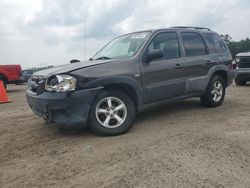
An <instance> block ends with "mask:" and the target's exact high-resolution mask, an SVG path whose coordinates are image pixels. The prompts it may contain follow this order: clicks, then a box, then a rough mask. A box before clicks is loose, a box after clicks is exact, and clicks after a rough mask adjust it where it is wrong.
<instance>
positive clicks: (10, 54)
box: [0, 0, 250, 69]
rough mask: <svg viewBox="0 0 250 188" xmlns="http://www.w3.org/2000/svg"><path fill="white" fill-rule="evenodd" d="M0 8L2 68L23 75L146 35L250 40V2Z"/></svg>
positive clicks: (97, 2) (30, 0)
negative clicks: (168, 32) (184, 32)
mask: <svg viewBox="0 0 250 188" xmlns="http://www.w3.org/2000/svg"><path fill="white" fill-rule="evenodd" d="M0 8H1V11H0V58H1V63H0V64H21V66H22V68H23V69H25V68H32V67H41V66H49V65H61V64H66V63H69V61H70V60H71V59H80V60H84V59H88V58H90V57H92V56H93V55H94V54H95V52H97V51H98V50H99V49H100V48H101V47H102V46H103V45H105V44H106V43H107V42H109V41H110V40H111V39H112V38H114V37H116V36H118V35H121V34H125V33H129V32H134V31H140V30H145V29H155V28H167V27H171V26H183V25H185V26H202V27H209V28H210V29H212V30H214V31H216V32H218V33H219V34H229V35H231V36H232V38H233V40H235V41H237V40H241V39H245V38H247V37H250V21H249V18H250V11H249V10H250V1H249V0H216V1H211V0H202V1H201V0H178V1H176V0H133V1H131V0H91V1H90V0H21V1H18V0H0ZM84 39H85V40H84Z"/></svg>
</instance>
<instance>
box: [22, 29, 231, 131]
mask: <svg viewBox="0 0 250 188" xmlns="http://www.w3.org/2000/svg"><path fill="white" fill-rule="evenodd" d="M233 77H234V71H233V70H232V57H231V54H230V52H229V50H228V47H227V46H226V44H225V43H224V42H223V40H222V39H221V37H220V36H219V35H218V34H217V33H215V32H213V31H211V30H210V29H207V28H197V27H172V28H168V29H156V30H147V31H141V32H135V33H130V34H126V35H122V36H120V37H117V38H115V39H114V40H112V41H111V42H110V43H108V44H107V45H106V46H104V47H103V48H102V49H101V50H100V51H98V52H97V53H96V54H95V55H94V56H93V57H92V58H91V59H90V60H89V61H88V62H79V63H74V64H68V65H64V66H59V67H54V68H51V69H47V70H43V71H40V72H36V73H35V74H34V75H33V76H32V78H31V79H30V80H29V84H28V85H29V87H28V89H27V92H26V94H27V101H28V103H29V105H30V108H31V109H32V110H33V112H34V113H36V114H37V115H38V116H40V117H43V118H44V119H46V120H47V121H48V122H52V123H55V124H58V125H61V127H63V128H68V127H71V128H73V127H79V126H81V127H87V126H88V127H89V128H90V130H91V131H92V132H93V133H95V134H98V135H118V134H122V133H125V132H126V131H128V130H129V128H130V127H131V126H132V125H133V123H134V120H135V117H136V114H137V113H138V112H141V111H142V110H144V109H146V108H149V107H152V106H155V105H160V104H164V103H168V102H170V101H175V100H181V99H186V98H190V97H200V99H201V102H202V104H204V105H205V106H208V107H216V106H219V105H221V104H222V102H223V100H224V97H225V89H226V87H227V86H229V85H230V84H231V83H232V80H233Z"/></svg>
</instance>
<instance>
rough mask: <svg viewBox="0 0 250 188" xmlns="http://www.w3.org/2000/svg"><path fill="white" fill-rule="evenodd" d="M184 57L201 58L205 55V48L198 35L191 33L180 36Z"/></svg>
mask: <svg viewBox="0 0 250 188" xmlns="http://www.w3.org/2000/svg"><path fill="white" fill-rule="evenodd" d="M181 36H182V40H183V44H184V48H185V52H186V56H187V57H192V56H202V55H206V54H207V51H206V46H205V43H204V41H203V39H202V38H201V36H200V34H198V33H192V32H183V33H182V34H181Z"/></svg>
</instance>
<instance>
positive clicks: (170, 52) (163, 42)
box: [148, 32, 180, 59]
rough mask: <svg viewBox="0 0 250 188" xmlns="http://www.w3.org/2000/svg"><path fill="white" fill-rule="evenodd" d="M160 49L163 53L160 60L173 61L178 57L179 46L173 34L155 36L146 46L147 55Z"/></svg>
mask: <svg viewBox="0 0 250 188" xmlns="http://www.w3.org/2000/svg"><path fill="white" fill-rule="evenodd" d="M157 49H160V50H161V51H162V53H163V57H162V58H161V59H173V58H178V57H180V46H179V41H178V37H177V34H176V33H175V32H168V33H160V34H157V35H156V36H155V37H154V38H153V40H152V41H151V43H150V44H149V46H148V53H149V52H150V51H152V50H157Z"/></svg>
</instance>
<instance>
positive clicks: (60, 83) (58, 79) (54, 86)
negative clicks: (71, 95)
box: [45, 74, 77, 92]
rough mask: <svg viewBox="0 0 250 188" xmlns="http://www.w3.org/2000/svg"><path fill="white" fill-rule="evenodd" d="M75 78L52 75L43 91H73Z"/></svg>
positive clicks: (65, 75) (64, 75)
mask: <svg viewBox="0 0 250 188" xmlns="http://www.w3.org/2000/svg"><path fill="white" fill-rule="evenodd" d="M76 81H77V80H76V78H74V77H73V76H70V75H67V74H60V75H54V76H51V77H49V78H48V79H47V81H46V84H45V89H46V90H47V91H57V92H65V91H73V90H75V88H76Z"/></svg>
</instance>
